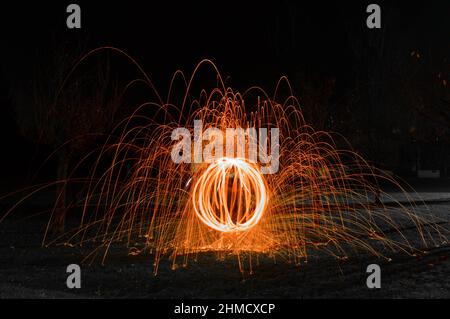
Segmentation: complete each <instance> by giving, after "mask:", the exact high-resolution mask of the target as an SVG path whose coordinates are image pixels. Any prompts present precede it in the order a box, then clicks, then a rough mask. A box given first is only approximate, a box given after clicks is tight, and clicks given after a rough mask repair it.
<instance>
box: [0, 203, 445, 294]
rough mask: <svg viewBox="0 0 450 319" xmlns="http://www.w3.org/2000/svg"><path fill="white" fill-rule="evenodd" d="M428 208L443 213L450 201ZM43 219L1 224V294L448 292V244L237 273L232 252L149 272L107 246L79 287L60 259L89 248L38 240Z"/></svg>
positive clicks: (263, 262) (264, 263)
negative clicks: (378, 276) (374, 284)
mask: <svg viewBox="0 0 450 319" xmlns="http://www.w3.org/2000/svg"><path fill="white" fill-rule="evenodd" d="M430 208H431V210H432V211H433V212H434V213H435V214H437V215H439V216H441V217H443V218H445V219H446V220H447V221H448V220H449V216H450V213H449V212H450V204H445V203H439V204H436V205H433V206H430ZM45 222H46V220H45V219H44V218H42V217H40V218H32V219H30V218H27V219H23V218H20V217H18V216H12V217H11V218H9V219H7V220H6V221H5V222H3V223H2V224H0V236H1V241H0V298H180V297H182V298H450V258H449V257H450V248H449V247H441V248H438V249H432V250H430V251H429V253H427V254H426V255H424V256H420V257H411V256H406V255H403V254H391V255H390V257H392V261H390V262H388V261H386V260H382V259H377V258H374V257H371V256H368V255H365V254H356V253H355V254H354V255H353V256H350V258H349V259H348V260H345V261H338V260H336V259H334V258H331V257H328V256H325V255H320V254H317V255H316V256H314V255H313V256H312V257H311V258H310V259H309V261H308V263H307V264H302V265H300V266H296V265H293V264H289V263H286V262H284V261H282V260H279V261H277V262H274V260H273V259H270V258H267V257H263V256H261V258H260V259H259V265H258V266H256V267H255V269H254V273H253V274H252V275H245V276H244V275H242V274H241V273H240V272H239V269H238V266H237V261H236V259H235V258H233V257H229V258H227V259H225V261H219V260H217V258H216V256H215V255H214V254H212V253H205V254H203V255H201V256H199V258H198V260H197V261H192V262H190V263H189V265H188V266H187V267H185V268H178V269H176V270H171V269H170V265H171V263H170V262H169V261H167V260H163V261H162V262H161V264H160V268H159V273H158V275H157V276H154V275H153V265H152V258H151V256H143V255H138V256H131V255H128V254H127V252H128V250H126V249H125V248H124V247H121V246H114V247H112V249H111V253H110V254H109V257H108V259H107V261H106V264H105V265H101V264H99V263H96V262H94V263H93V264H91V265H82V288H81V289H68V288H67V287H66V278H67V274H66V267H67V265H68V264H70V263H80V261H81V259H82V256H83V254H85V253H86V252H87V251H88V248H83V249H80V248H70V247H63V246H56V247H55V246H53V247H50V248H42V247H41V246H40V241H41V239H42V234H43V229H44V227H45ZM371 263H377V264H379V265H380V266H381V269H382V287H381V289H368V288H367V287H366V278H367V274H366V267H367V265H369V264H371Z"/></svg>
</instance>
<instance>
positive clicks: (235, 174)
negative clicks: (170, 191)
mask: <svg viewBox="0 0 450 319" xmlns="http://www.w3.org/2000/svg"><path fill="white" fill-rule="evenodd" d="M192 200H193V207H194V211H195V213H196V215H197V216H198V218H199V219H200V220H201V221H202V222H203V223H205V224H206V225H207V226H209V227H211V228H213V229H215V230H218V231H221V232H241V231H246V230H249V229H250V228H252V227H254V226H255V225H256V224H258V222H259V221H260V220H261V217H262V216H263V214H264V210H265V208H266V204H267V200H268V194H267V186H266V183H265V180H264V178H263V175H262V174H261V172H260V171H259V170H258V168H257V166H256V165H255V164H252V163H250V162H248V161H246V160H245V159H243V158H228V157H223V158H220V159H218V160H216V161H215V162H213V163H211V164H210V165H209V166H208V168H207V169H206V170H205V171H204V172H203V174H202V175H201V176H200V177H199V179H198V180H197V181H196V183H195V185H194V189H193V193H192Z"/></svg>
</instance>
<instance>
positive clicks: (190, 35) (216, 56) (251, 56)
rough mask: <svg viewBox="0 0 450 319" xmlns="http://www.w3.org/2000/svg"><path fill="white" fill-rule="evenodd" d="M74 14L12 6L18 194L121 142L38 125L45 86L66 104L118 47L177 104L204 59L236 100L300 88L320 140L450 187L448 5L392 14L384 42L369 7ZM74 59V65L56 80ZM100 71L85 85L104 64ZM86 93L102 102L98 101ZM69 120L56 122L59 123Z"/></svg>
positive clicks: (6, 62)
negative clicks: (179, 76) (173, 86)
mask: <svg viewBox="0 0 450 319" xmlns="http://www.w3.org/2000/svg"><path fill="white" fill-rule="evenodd" d="M69 3H70V2H67V1H46V2H42V1H40V2H38V3H31V2H30V3H23V2H17V3H15V4H2V13H3V14H2V18H1V34H2V50H1V65H0V66H1V72H2V75H1V78H0V79H1V85H0V92H1V93H0V98H1V105H0V107H1V110H0V130H1V134H0V143H1V145H2V148H1V149H2V156H0V176H2V180H3V181H4V183H3V184H4V185H3V186H2V187H3V188H5V189H4V191H10V190H13V189H14V188H15V187H19V186H23V185H26V184H27V183H32V182H34V181H35V180H39V179H43V180H47V179H51V178H54V177H55V176H56V175H58V174H57V172H56V170H57V167H58V165H60V163H61V162H62V161H66V162H69V163H71V164H73V163H74V162H75V161H76V159H77V157H76V156H75V155H74V153H77V152H79V151H80V150H82V151H86V150H88V149H89V148H90V147H92V145H90V144H89V142H85V143H81V144H80V146H79V147H78V148H75V149H74V150H72V151H71V152H68V154H69V155H65V156H63V157H65V158H64V159H62V160H61V159H58V156H56V157H52V158H51V159H50V160H49V161H47V162H46V163H47V164H46V165H44V168H41V170H39V173H38V174H36V172H37V171H38V168H40V167H41V164H42V162H44V160H45V159H46V158H47V156H48V155H49V154H50V153H51V152H52V151H53V150H55V149H56V148H58V146H59V145H60V144H62V143H63V142H64V141H66V140H68V139H71V138H73V137H74V136H76V135H77V134H78V135H81V134H85V133H91V132H92V133H96V132H97V131H98V132H100V133H105V132H108V129H109V127H111V126H112V124H113V123H114V122H115V121H117V119H118V118H119V117H120V115H124V114H125V113H126V112H125V111H124V112H122V113H121V112H117V116H116V118H115V119H112V120H110V121H109V122H108V123H107V125H106V124H105V125H103V126H102V127H101V128H99V127H98V126H96V125H91V126H89V127H87V128H84V129H83V130H81V129H80V131H77V130H76V129H74V128H78V126H79V125H75V124H71V125H72V126H73V128H72V126H70V125H67V124H64V123H65V122H63V121H61V123H62V124H61V126H64V127H62V128H59V127H58V126H55V128H54V129H52V130H49V129H48V128H49V126H51V125H53V124H49V123H48V122H42V123H40V124H38V125H37V126H40V127H39V128H38V129H37V130H36V129H35V128H34V126H36V124H35V122H33V121H32V119H33V118H34V117H35V114H36V113H37V112H40V113H45V107H44V109H43V108H42V105H41V106H39V109H38V110H37V107H36V98H35V95H36V87H39V88H40V89H38V91H39V90H41V91H42V90H44V91H48V92H53V93H54V91H56V90H57V85H55V83H56V84H57V83H59V82H58V81H53V82H52V77H53V74H54V73H57V72H59V73H61V74H64V73H67V72H68V71H69V70H70V66H71V65H72V63H73V61H75V60H76V59H77V58H78V57H79V56H81V54H82V53H84V52H87V51H88V50H90V49H94V48H97V47H100V46H110V45H111V46H115V47H117V48H120V49H122V50H124V51H125V52H127V53H128V54H129V55H130V56H132V57H133V58H135V59H136V60H137V62H138V63H139V64H140V65H141V66H142V67H143V69H144V70H145V71H146V72H147V74H148V75H149V76H150V78H151V79H152V82H153V83H154V84H155V86H156V88H157V90H158V91H159V92H160V93H162V95H163V96H165V94H166V92H167V90H168V85H169V81H170V78H171V76H172V74H173V73H174V72H175V71H176V70H178V69H181V70H183V71H185V72H187V74H190V72H192V70H193V68H194V67H195V65H196V64H197V63H198V62H199V61H200V60H201V59H203V58H209V59H211V60H213V61H214V62H215V63H216V65H217V66H218V67H219V69H220V70H221V72H222V75H223V76H224V77H228V80H227V83H228V84H230V85H231V86H232V87H233V88H234V89H235V90H245V89H246V88H248V87H250V86H252V85H259V86H261V87H263V88H264V89H266V90H267V91H268V92H272V91H273V90H274V88H275V85H276V82H277V80H278V79H279V78H280V77H281V76H283V75H286V76H288V78H289V79H290V81H291V84H292V87H293V91H294V94H295V95H296V96H298V97H299V99H300V103H301V105H302V108H303V109H304V113H305V117H306V119H307V121H308V122H309V123H311V124H312V125H313V127H315V128H316V129H319V130H327V131H335V132H338V133H341V134H343V135H344V136H345V137H346V138H347V139H348V140H349V141H350V142H351V143H352V145H353V146H354V147H355V149H356V150H357V151H358V152H360V153H361V154H363V155H364V156H365V157H366V158H368V159H369V160H370V161H372V162H373V163H374V164H375V165H376V166H378V167H381V168H383V169H386V170H389V171H393V172H395V173H397V174H399V175H401V176H406V177H408V176H409V177H414V176H417V173H418V172H417V171H418V170H419V169H424V170H439V171H440V176H441V177H445V176H449V173H450V170H449V165H450V154H449V150H450V144H449V140H450V134H449V126H450V107H449V100H450V98H449V90H448V82H449V80H450V79H449V60H448V57H449V51H450V46H449V45H450V43H449V41H448V40H449V35H450V19H449V16H450V3H449V2H448V1H421V2H411V1H378V2H377V3H378V4H379V5H380V6H381V8H382V29H380V30H369V29H368V28H367V27H366V18H367V16H368V14H367V13H366V12H365V11H366V7H367V5H368V4H369V2H366V1H292V2H290V1H273V2H268V1H266V2H261V1H217V2H215V1H164V2H157V1H114V2H111V1H95V3H94V2H92V1H89V2H88V1H77V3H78V4H79V5H80V6H81V13H82V22H81V23H82V28H81V30H78V29H73V30H69V29H67V28H66V24H65V21H66V17H67V15H68V14H67V13H66V6H67V5H68V4H69ZM61 52H66V53H65V54H67V56H68V58H67V61H68V62H67V65H64V66H61V67H55V65H56V64H55V63H54V61H55V60H56V59H58V57H60V56H61ZM102 54H104V53H102ZM103 57H105V56H104V55H99V57H97V60H102V58H103ZM108 59H109V60H108V61H110V62H108V63H111V65H113V68H114V71H113V72H112V73H111V74H113V75H112V76H111V77H112V78H115V79H118V80H117V81H119V82H120V83H122V84H123V83H125V82H126V80H129V79H132V78H135V77H137V76H139V74H138V72H136V69H135V68H134V67H132V66H130V64H129V63H126V62H124V61H123V59H120V58H117V57H114V56H113V57H111V56H108ZM94 60H95V58H94ZM97 62H98V61H97ZM89 63H91V62H87V63H86V65H84V66H82V67H81V68H80V69H81V70H80V71H79V73H80V74H81V73H82V72H87V71H86V70H89V68H91V67H92V65H94V64H95V63H94V62H92V63H94V64H92V65H91V64H89ZM100 63H101V62H100ZM83 68H84V69H83ZM211 78H212V77H211V76H209V77H208V76H207V75H205V76H204V78H203V77H201V76H200V79H204V82H205V83H203V84H204V86H205V87H208V86H209V85H214V83H212V84H211ZM71 81H72V82H73V83H75V82H76V81H77V75H74V76H73V78H71ZM79 81H81V82H82V81H83V79H82V78H81V80H79ZM94 82H95V80H94V81H93V82H92V83H94ZM36 83H39V85H38V86H36ZM89 83H91V82H89ZM43 88H44V89H43ZM83 90H84V91H82V92H83V93H82V94H83V95H84V96H85V97H86V99H89V98H90V96H91V95H92V94H91V93H92V92H91V91H89V89H86V88H84V89H83ZM93 90H95V89H93ZM45 96H47V97H48V96H52V93H51V94H47V95H44V97H45ZM69 98H70V95H69ZM147 98H151V97H150V96H149V95H148V91H147V93H146V92H143V91H142V92H141V91H136V92H134V95H133V96H132V97H129V101H132V102H129V103H128V104H129V105H128V107H130V105H136V104H135V103H137V102H138V101H141V100H145V99H147ZM48 101H49V104H51V103H52V102H51V99H50V98H49V99H48ZM105 103H106V102H105ZM133 103H134V104H133ZM41 104H42V103H41ZM44 104H45V103H44ZM106 104H107V103H106ZM124 108H125V107H124ZM43 110H44V112H43ZM107 110H108V108H107V107H103V108H101V109H100V112H109V111H107ZM64 112H66V111H65V110H61V107H60V108H59V111H58V112H56V113H55V112H53V113H51V114H53V115H52V116H53V117H52V118H51V121H52V123H54V122H58V120H59V119H61V118H63V117H64V116H65V114H64ZM86 112H87V111H86ZM66 113H70V109H68V111H67V112H66ZM74 114H75V113H74ZM83 114H84V113H83ZM86 114H88V115H87V116H88V117H90V118H93V116H92V114H91V115H89V114H90V113H86ZM74 116H75V117H80V116H78V115H76V114H75V115H74ZM86 121H88V120H86ZM94 124H95V123H94ZM96 128H98V130H96ZM36 131H38V132H40V133H36ZM55 131H57V132H62V133H55ZM52 136H54V138H53V137H52ZM92 141H94V142H95V143H97V142H98V141H97V140H94V139H92ZM94 142H91V144H92V143H94ZM69 166H70V165H69Z"/></svg>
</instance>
